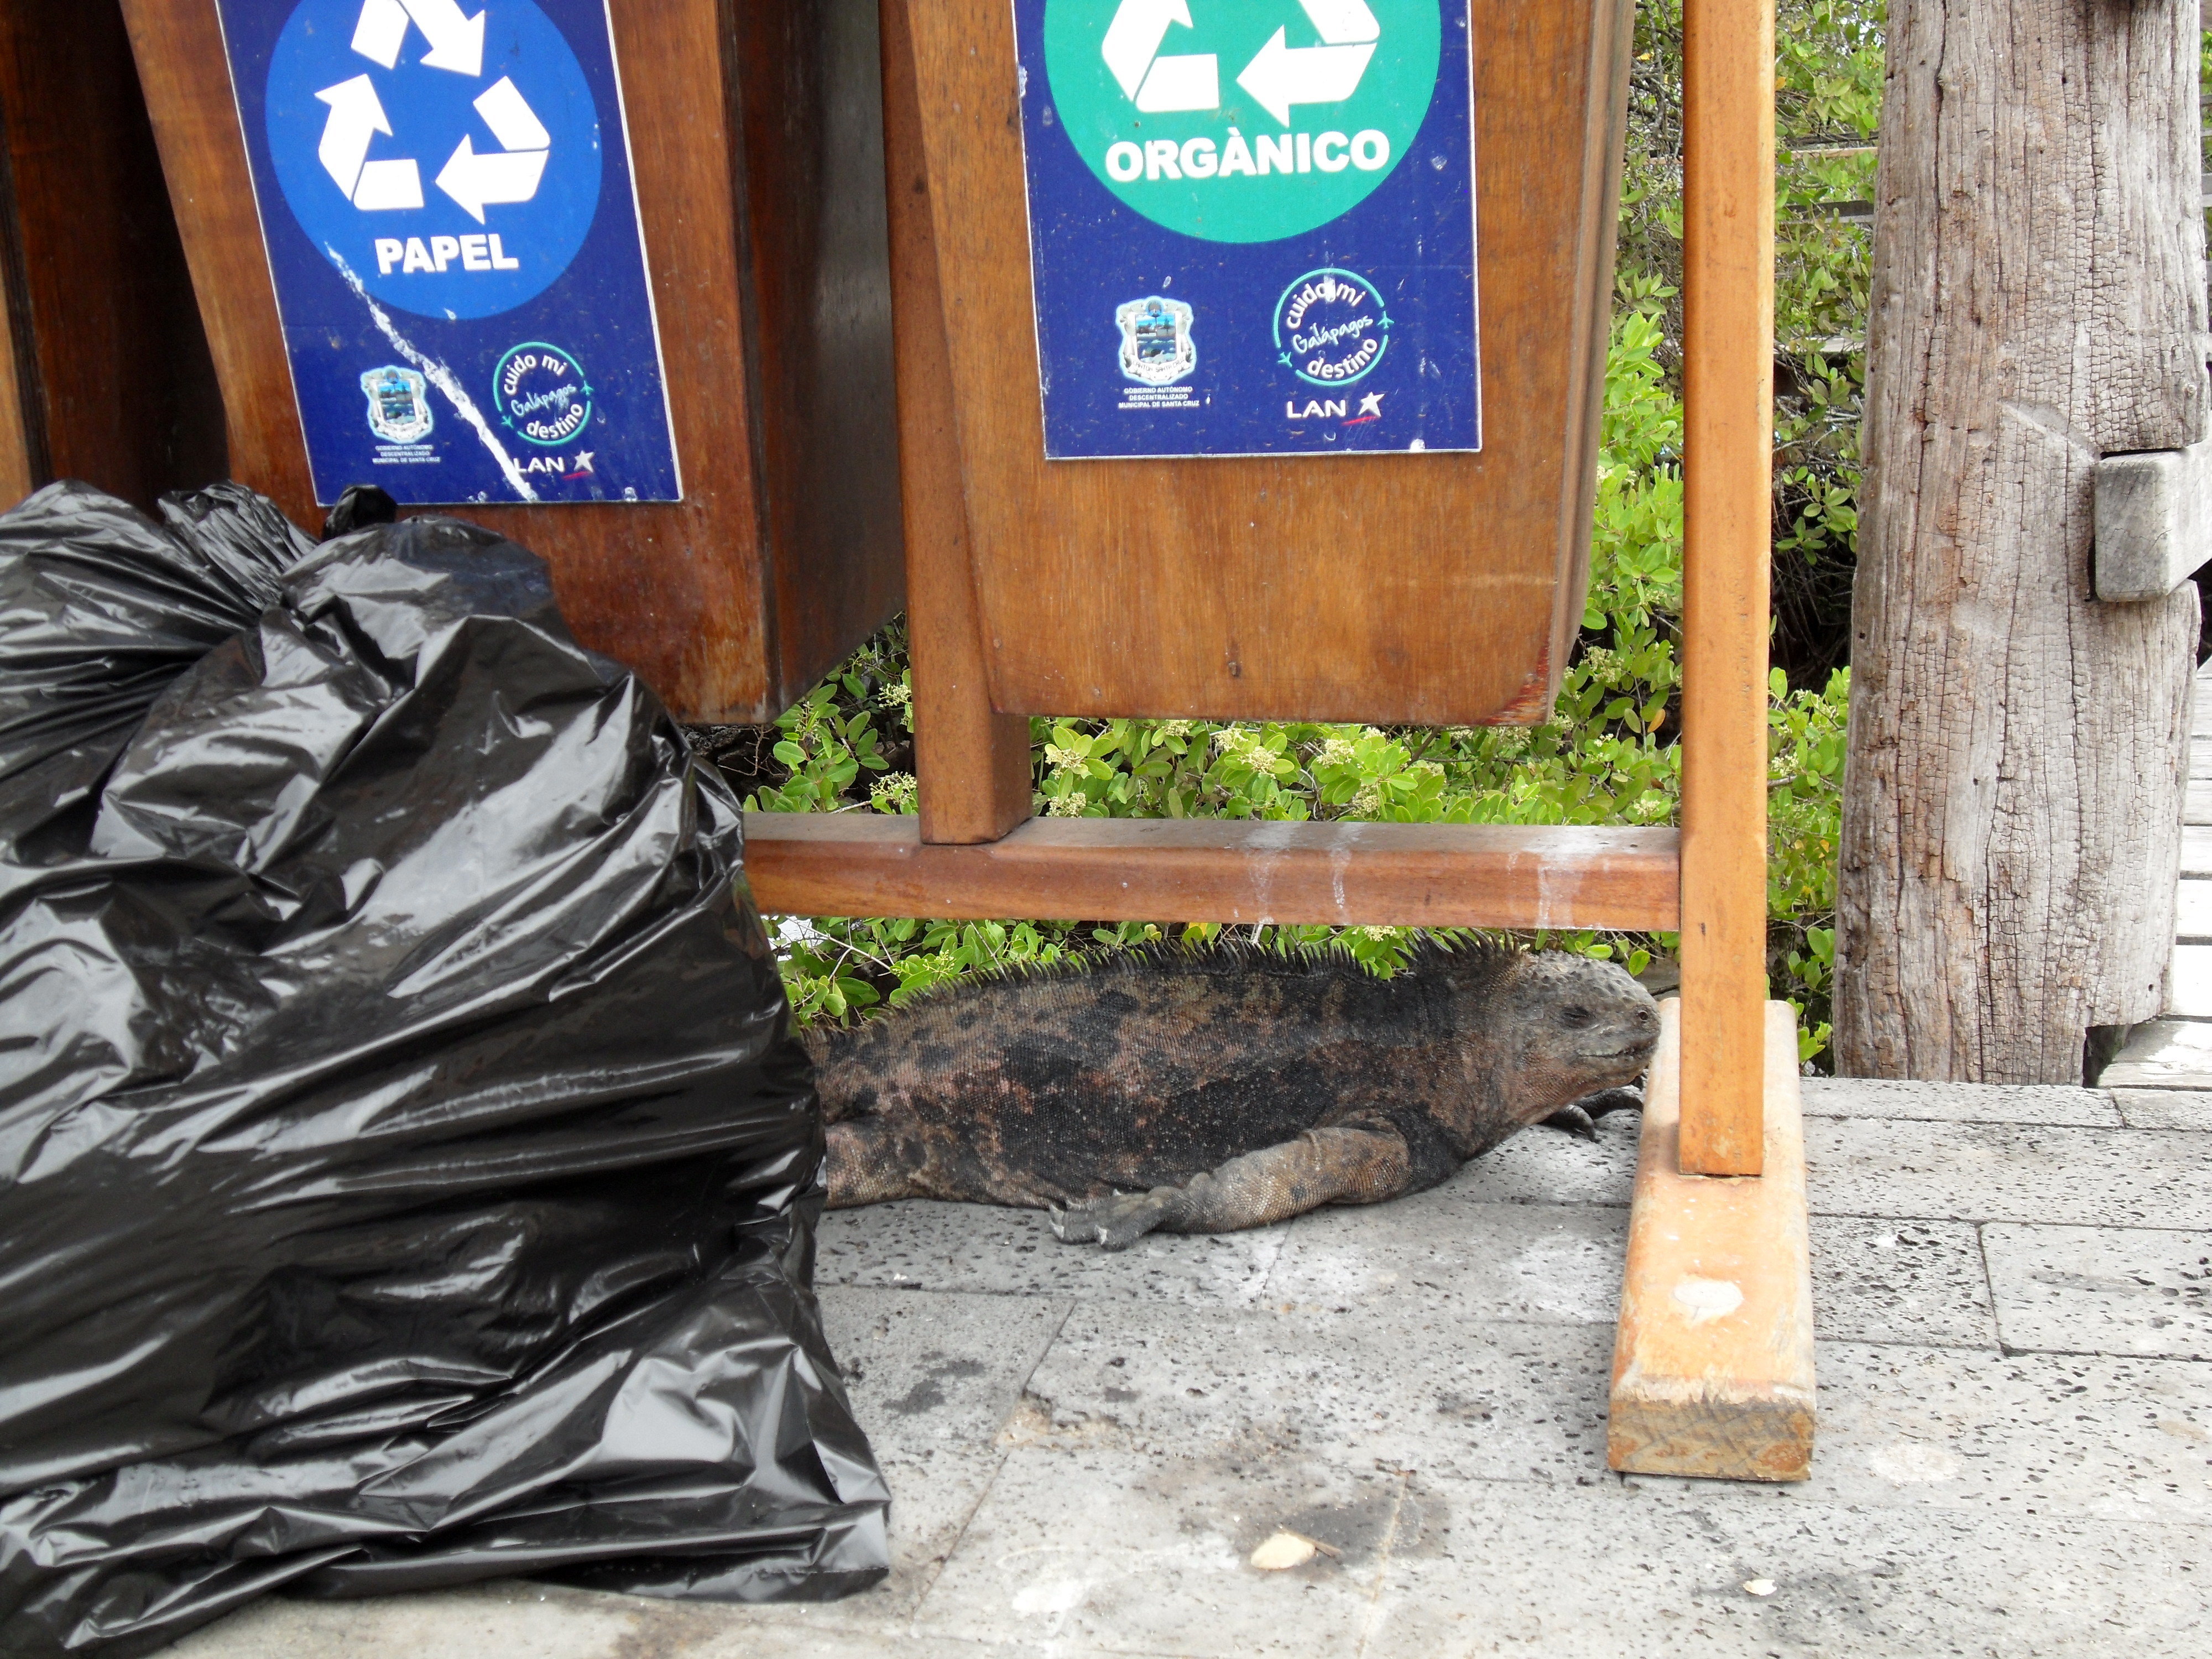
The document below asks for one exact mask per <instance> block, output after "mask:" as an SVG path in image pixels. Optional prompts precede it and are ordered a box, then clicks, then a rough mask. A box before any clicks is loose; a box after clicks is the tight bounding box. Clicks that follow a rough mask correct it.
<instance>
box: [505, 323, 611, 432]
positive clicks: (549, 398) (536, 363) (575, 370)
mask: <svg viewBox="0 0 2212 1659" xmlns="http://www.w3.org/2000/svg"><path fill="white" fill-rule="evenodd" d="M492 395H493V398H494V401H495V404H496V405H497V407H498V410H499V419H500V424H501V426H504V427H506V428H508V429H509V430H511V431H513V433H514V434H515V435H516V436H518V437H520V438H521V439H522V440H523V441H526V442H527V443H533V444H541V445H544V447H547V448H551V447H555V446H556V445H559V444H565V443H567V442H568V441H569V440H570V439H571V438H573V437H574V436H575V435H577V434H578V433H579V432H581V431H582V430H583V429H584V428H585V427H586V426H587V425H588V424H590V422H591V419H592V388H591V384H590V382H588V381H587V380H585V378H584V371H583V369H582V368H581V367H580V365H579V364H578V363H577V362H576V360H575V358H574V357H573V356H570V355H569V354H568V352H566V351H563V350H562V349H561V348H560V347H558V346H552V345H548V344H546V343H544V341H543V340H528V341H525V342H524V343H522V344H520V345H519V346H515V347H513V348H511V349H509V350H508V351H507V355H506V356H503V357H501V359H500V360H499V367H498V368H495V369H494V370H493V371H492Z"/></svg>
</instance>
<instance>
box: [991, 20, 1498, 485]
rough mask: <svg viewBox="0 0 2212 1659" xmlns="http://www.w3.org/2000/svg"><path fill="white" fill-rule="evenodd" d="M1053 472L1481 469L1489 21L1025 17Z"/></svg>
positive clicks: (1028, 144)
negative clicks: (1454, 453)
mask: <svg viewBox="0 0 2212 1659" xmlns="http://www.w3.org/2000/svg"><path fill="white" fill-rule="evenodd" d="M1013 4H1014V27H1015V35H1016V44H1017V48H1018V52H1019V53H1020V59H1021V70H1022V75H1021V109H1022V149H1023V158H1024V167H1025V168H1026V170H1027V173H1028V180H1027V182H1028V187H1029V188H1028V204H1029V221H1030V274H1031V280H1032V290H1033V294H1034V297H1035V301H1036V331H1037V349H1038V357H1039V368H1040V373H1041V379H1042V388H1041V390H1042V398H1043V403H1044V428H1045V453H1046V455H1047V456H1048V458H1050V459H1082V458H1086V457H1147V456H1198V455H1256V454H1283V453H1305V454H1356V453H1379V452H1391V453H1407V452H1408V451H1421V450H1431V451H1437V450H1474V449H1480V447H1481V444H1482V398H1481V354H1480V330H1479V326H1478V314H1477V308H1476V295H1475V224H1474V74H1473V64H1474V42H1473V38H1472V29H1471V19H1470V15H1469V6H1468V0H1013Z"/></svg>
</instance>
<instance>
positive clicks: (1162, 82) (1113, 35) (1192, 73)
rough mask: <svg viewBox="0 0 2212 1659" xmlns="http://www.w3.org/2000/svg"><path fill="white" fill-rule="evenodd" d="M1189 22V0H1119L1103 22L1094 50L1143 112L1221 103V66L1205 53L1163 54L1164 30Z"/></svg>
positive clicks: (1153, 112)
mask: <svg viewBox="0 0 2212 1659" xmlns="http://www.w3.org/2000/svg"><path fill="white" fill-rule="evenodd" d="M1177 23H1180V24H1182V26H1183V27H1185V28H1188V27H1191V21H1190V5H1189V0H1121V9H1120V10H1119V11H1117V12H1115V14H1114V21H1112V22H1110V23H1109V24H1108V25H1107V26H1106V40H1105V44H1104V45H1103V46H1101V47H1100V48H1099V53H1100V55H1101V56H1102V57H1103V58H1105V60H1106V67H1107V68H1108V69H1109V70H1113V71H1114V78H1115V80H1116V81H1119V82H1121V90H1122V91H1123V92H1125V93H1127V94H1128V95H1129V98H1130V100H1132V101H1133V103H1134V104H1135V105H1136V106H1137V107H1138V108H1139V109H1140V110H1143V111H1144V112H1146V113H1147V114H1158V113H1160V112H1164V111H1170V110H1190V109H1216V108H1218V107H1219V106H1220V104H1221V89H1220V88H1221V82H1220V71H1219V68H1218V64H1217V62H1216V60H1215V58H1214V55H1213V54H1212V52H1194V53H1191V54H1189V55H1188V56H1183V57H1174V58H1163V57H1161V56H1160V55H1159V53H1160V45H1161V43H1162V42H1163V41H1164V40H1166V39H1167V38H1168V30H1169V29H1170V28H1171V27H1174V26H1175V25H1176V24H1177Z"/></svg>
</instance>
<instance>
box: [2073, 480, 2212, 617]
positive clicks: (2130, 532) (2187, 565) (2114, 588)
mask: <svg viewBox="0 0 2212 1659" xmlns="http://www.w3.org/2000/svg"><path fill="white" fill-rule="evenodd" d="M2095 523H2096V544H2095V550H2094V551H2093V554H2092V555H2091V557H2090V568H2091V569H2092V571H2093V580H2094V583H2095V589H2096V594H2097V597H2098V598H2099V599H2103V600H2106V601H2107V602H2109V603H2112V604H2115V605H2126V604H2135V603H2140V602H2142V600H2145V599H2164V598H2165V597H2166V595H2167V594H2169V593H2171V592H2173V590H2174V589H2175V588H2177V587H2179V586H2181V584H2182V583H2184V582H2185V581H2187V580H2189V579H2190V578H2191V576H2193V575H2195V574H2197V572H2198V571H2199V570H2201V569H2203V568H2204V566H2205V565H2206V564H2208V563H2212V439H2207V440H2205V441H2203V443H2196V444H2191V445H2190V446H2189V447H2188V448H2186V449H2153V450H2145V451H2142V452H2140V453H2134V454H2127V455H2107V456H2106V457H2105V458H2104V459H2101V460H2100V461H2099V462H2098V463H2097V483H2096V517H2095Z"/></svg>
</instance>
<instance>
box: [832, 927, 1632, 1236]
mask: <svg viewBox="0 0 2212 1659" xmlns="http://www.w3.org/2000/svg"><path fill="white" fill-rule="evenodd" d="M1658 1036H1659V1015H1658V1008H1657V1006H1656V1004H1655V1003H1654V1002H1653V1001H1652V1000H1651V998H1650V994H1648V993H1646V992H1645V991H1644V987H1642V986H1640V985H1638V984H1637V982H1636V981H1634V980H1632V979H1631V978H1630V977H1629V976H1628V975H1627V974H1626V973H1625V972H1623V971H1622V970H1621V969H1620V968H1618V967H1616V966H1614V965H1613V964H1612V963H1601V962H1593V961H1590V960H1589V959H1588V958H1586V957H1571V956H1565V955H1560V954H1556V953H1547V954H1539V955H1531V954H1528V953H1526V952H1522V951H1513V950H1509V949H1504V948H1502V947H1497V946H1490V945H1473V946H1462V947H1460V948H1458V949H1455V950H1450V951H1445V950H1443V949H1438V948H1435V947H1425V948H1424V949H1423V950H1422V951H1420V952H1419V955H1418V956H1417V957H1416V958H1415V960H1414V963H1413V966H1412V967H1411V968H1410V969H1407V970H1406V971H1404V972H1401V973H1400V974H1399V975H1397V976H1396V977H1395V978H1392V979H1389V980H1378V979H1376V978H1374V977H1373V976H1372V975H1369V974H1368V973H1366V972H1365V971H1364V970H1363V969H1360V968H1359V967H1358V964H1357V963H1353V962H1352V959H1351V958H1350V957H1348V956H1346V955H1345V954H1344V953H1342V952H1341V951H1328V952H1316V953H1310V954H1306V955H1303V956H1292V957H1281V956H1277V955H1275V954H1273V953H1272V952H1267V951H1257V950H1253V949H1249V948H1244V947H1234V946H1231V947H1217V948H1214V949H1211V950H1206V951H1183V950H1181V949H1178V948H1174V947H1168V948H1163V949H1154V950H1149V951H1136V952H1131V953H1128V954H1127V955H1124V956H1120V957H1114V958H1111V959H1109V961H1108V962H1107V963H1103V964H1102V965H1100V966H1097V967H1092V968H1088V969H1082V968H1077V969H1048V970H1045V971H1042V972H1033V973H1016V974H1010V975H1005V976H1001V977H996V978H990V979H985V980H981V981H969V982H966V983H963V984H962V985H959V986H957V987H952V988H950V989H947V990H945V991H942V992H936V993H933V994H928V995H927V996H924V997H921V998H919V999H917V1000H915V1002H913V1003H912V1004H910V1005H908V1006H907V1007H906V1008H904V1009H901V1010H898V1011H896V1012H892V1013H890V1014H887V1015H885V1016H884V1017H883V1018H879V1019H875V1020H871V1021H869V1022H867V1023H866V1024H862V1025H860V1026H857V1027H853V1028H848V1029H822V1028H817V1029H815V1030H810V1031H808V1032H806V1033H805V1034H804V1041H805V1044H806V1048H807V1051H808V1053H809V1054H811V1056H812V1057H813V1060H814V1062H815V1066H816V1068H817V1087H818V1089H819V1091H820V1094H821V1098H822V1106H823V1116H824V1118H825V1119H826V1120H827V1121H828V1122H829V1203H830V1205H831V1206H832V1207H833V1208H842V1207H848V1206H855V1205H861V1204H875V1203H880V1202H882V1201H883V1200H886V1199H895V1198H937V1199H953V1200H966V1201H968V1202H971V1203H981V1204H1008V1205H1019V1206H1029V1207H1032V1208H1035V1207H1040V1206H1042V1207H1044V1208H1047V1209H1049V1210H1051V1211H1052V1212H1053V1229H1054V1231H1055V1232H1057V1233H1058V1234H1059V1235H1060V1237H1061V1238H1063V1239H1066V1240H1067V1241H1069V1242H1070V1243H1091V1242H1093V1241H1095V1242H1097V1243H1100V1244H1103V1245H1104V1246H1105V1247H1106V1248H1107V1249H1109V1250H1112V1249H1121V1248H1123V1247H1124V1246H1126V1245H1127V1244H1128V1243H1131V1242H1132V1241H1133V1240H1135V1239H1137V1238H1139V1237H1142V1236H1143V1235H1145V1234H1146V1233H1148V1232H1151V1231H1153V1230H1154V1229H1155V1228H1160V1229H1164V1230H1166V1231H1172V1232H1229V1231H1234V1230H1235V1229H1237V1228H1239V1227H1256V1226H1261V1225H1265V1224H1267V1223H1268V1222H1272V1221H1280V1220H1282V1219H1284V1218H1285V1217H1289V1216H1293V1215H1297V1214H1300V1213H1302V1212H1304V1211H1307V1210H1310V1209H1313V1208H1315V1207H1316V1206H1320V1205H1322V1204H1372V1203H1375V1202H1376V1201H1377V1200H1382V1199H1386V1198H1395V1197H1397V1196H1398V1195H1399V1194H1402V1193H1413V1192H1419V1191H1420V1190H1421V1189H1422V1188H1427V1187H1433V1186H1435V1185H1436V1184H1437V1182H1440V1181H1442V1180H1443V1179H1444V1178H1445V1177H1446V1176H1449V1175H1450V1174H1451V1173H1452V1171H1453V1170H1456V1169H1457V1168H1458V1167H1459V1166H1460V1164H1462V1163H1463V1162H1465V1161H1466V1160H1467V1159H1468V1158H1474V1157H1475V1156H1477V1155H1478V1154H1480V1153H1481V1152H1486V1151H1487V1150H1489V1149H1490V1148H1491V1147H1492V1146H1496V1145H1498V1142H1499V1141H1501V1140H1504V1139H1505V1138H1506V1137H1507V1136H1508V1135H1510V1134H1511V1133H1513V1132H1514V1131H1515V1130H1516V1129H1519V1128H1521V1127H1522V1126H1524V1125H1526V1124H1529V1123H1534V1122H1535V1121H1538V1120H1540V1119H1542V1118H1546V1117H1548V1116H1550V1115H1553V1113H1555V1112H1557V1111H1558V1110H1559V1109H1560V1108H1562V1107H1565V1106H1566V1105H1568V1104H1569V1103H1571V1102H1573V1101H1577V1100H1581V1099H1583V1098H1585V1097H1589V1096H1590V1095H1593V1094H1595V1093H1597V1092H1599V1091H1602V1090H1605V1089H1607V1087H1608V1086H1610V1085H1620V1084H1626V1083H1627V1082H1628V1081H1630V1080H1631V1079H1633V1078H1635V1077H1636V1076H1637V1075H1638V1073H1641V1072H1642V1071H1643V1070H1644V1066H1645V1063H1646V1062H1647V1061H1648V1060H1650V1055H1651V1050H1652V1048H1653V1046H1654V1044H1656V1042H1657V1041H1658Z"/></svg>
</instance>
